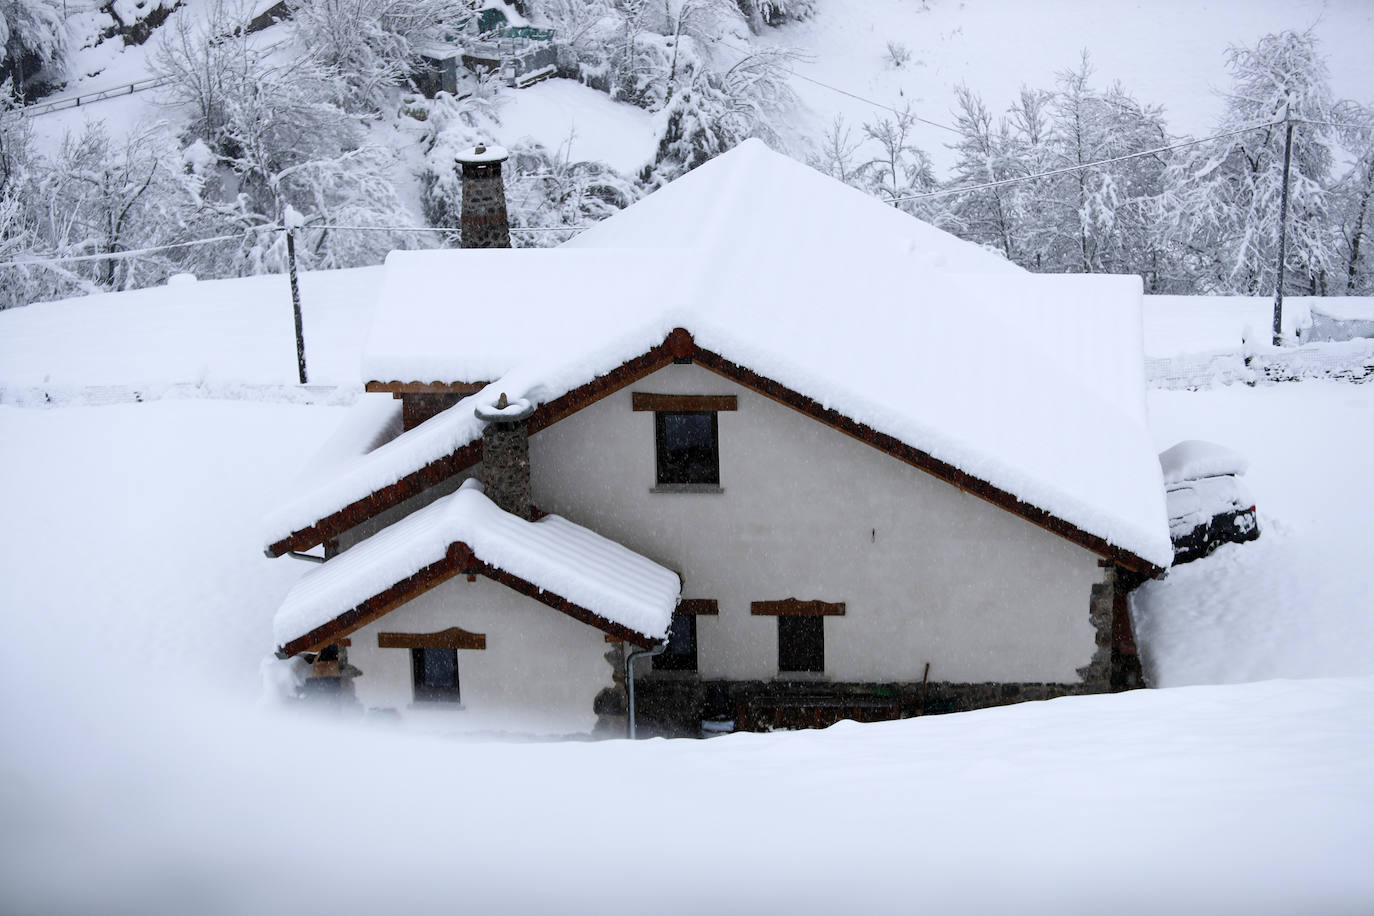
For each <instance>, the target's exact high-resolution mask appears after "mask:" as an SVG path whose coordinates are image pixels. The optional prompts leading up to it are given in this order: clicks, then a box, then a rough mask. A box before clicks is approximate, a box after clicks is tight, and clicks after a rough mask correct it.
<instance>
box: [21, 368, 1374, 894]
mask: <svg viewBox="0 0 1374 916" xmlns="http://www.w3.org/2000/svg"><path fill="white" fill-rule="evenodd" d="M1371 408H1374V386H1350V385H1337V384H1329V383H1325V384H1324V383H1311V382H1308V383H1302V384H1297V385H1284V386H1276V387H1270V388H1258V389H1247V388H1233V389H1226V390H1224V391H1214V392H1204V393H1156V394H1155V395H1152V401H1151V409H1152V411H1153V415H1154V419H1155V422H1156V424H1157V426H1158V431H1157V434H1158V436H1159V437H1160V438H1161V440H1164V439H1169V440H1172V439H1175V438H1183V437H1186V436H1197V435H1202V436H1207V437H1211V438H1215V439H1220V440H1222V441H1224V442H1226V443H1228V444H1230V445H1232V446H1235V447H1237V448H1239V449H1241V450H1243V451H1245V452H1246V453H1247V454H1248V455H1249V456H1250V458H1251V462H1252V466H1251V471H1250V475H1249V476H1250V478H1251V486H1252V489H1253V490H1254V492H1255V493H1256V496H1257V498H1258V499H1259V500H1260V503H1261V511H1262V513H1263V514H1262V518H1263V519H1264V520H1265V522H1266V524H1267V525H1268V527H1267V529H1266V531H1265V535H1264V537H1263V538H1261V540H1260V541H1259V542H1257V543H1256V544H1251V545H1247V546H1246V547H1240V548H1226V549H1225V550H1228V551H1230V552H1231V554H1232V556H1231V557H1230V558H1229V559H1228V558H1227V554H1225V553H1223V554H1221V555H1219V556H1218V557H1215V558H1213V559H1212V560H1205V561H1202V562H1200V563H1196V564H1193V566H1192V567H1191V568H1188V569H1186V570H1180V571H1177V572H1175V573H1173V574H1171V576H1170V579H1169V580H1167V582H1166V583H1165V587H1164V588H1162V589H1159V588H1158V587H1157V586H1151V587H1150V588H1152V589H1158V593H1157V594H1156V595H1155V596H1154V597H1153V598H1152V599H1151V604H1152V609H1151V610H1149V611H1148V612H1147V613H1148V614H1154V615H1155V617H1156V618H1157V619H1158V622H1157V623H1156V624H1155V625H1154V626H1153V628H1149V627H1145V628H1142V640H1143V641H1144V642H1145V643H1146V647H1147V649H1150V650H1152V652H1153V664H1154V666H1155V667H1156V668H1157V669H1158V670H1163V671H1165V672H1166V674H1167V676H1166V677H1165V678H1164V680H1165V681H1166V682H1169V683H1180V682H1183V681H1186V680H1189V679H1190V678H1189V677H1188V676H1185V675H1184V674H1180V673H1177V672H1185V673H1191V674H1192V675H1193V676H1194V679H1215V680H1235V679H1238V678H1240V677H1248V678H1266V677H1272V676H1275V675H1278V674H1286V673H1287V674H1291V673H1300V674H1305V675H1316V674H1331V673H1340V672H1342V671H1349V670H1356V669H1359V668H1360V666H1359V665H1348V664H1345V662H1344V661H1343V660H1346V661H1349V660H1355V659H1358V658H1361V657H1362V658H1364V659H1368V658H1371V657H1374V653H1371V652H1370V650H1369V648H1368V643H1366V644H1365V647H1364V648H1361V646H1360V644H1359V640H1361V639H1367V638H1368V635H1367V631H1366V633H1365V634H1360V633H1358V632H1354V630H1353V629H1352V626H1353V625H1352V624H1351V623H1350V621H1351V620H1352V619H1353V618H1359V617H1360V616H1361V615H1363V619H1364V620H1366V621H1367V620H1368V619H1369V617H1370V616H1371V611H1370V608H1369V598H1368V596H1369V594H1370V593H1371V589H1370V582H1369V576H1370V573H1369V572H1368V571H1367V570H1366V569H1364V568H1363V566H1362V565H1361V563H1359V562H1356V561H1358V560H1359V558H1360V545H1361V544H1363V543H1367V541H1368V538H1367V537H1362V535H1361V531H1362V521H1363V519H1364V518H1367V517H1368V512H1367V511H1364V510H1367V509H1368V507H1369V503H1370V495H1369V494H1370V492H1371V489H1374V488H1372V487H1371V486H1370V483H1369V482H1368V481H1367V480H1366V479H1365V478H1364V476H1363V475H1364V471H1365V468H1366V467H1367V465H1368V462H1367V458H1366V456H1367V454H1368V451H1369V449H1368V446H1369V444H1370V443H1369V441H1368V435H1369V434H1368V432H1367V431H1368V430H1369V429H1370V428H1371V426H1370V423H1369V416H1368V415H1369V411H1370V409H1371ZM340 414H341V412H340V411H339V410H337V409H335V408H325V407H299V406H287V405H274V404H265V403H244V402H237V403H235V402H215V401H206V400H189V401H177V400H162V401H158V402H153V403H144V404H126V405H120V406H114V407H103V408H89V407H84V408H79V407H60V408H56V409H49V410H20V409H15V408H5V407H0V466H2V467H4V468H5V470H6V474H5V475H4V476H3V478H0V505H4V506H5V507H6V518H7V521H8V522H9V524H7V525H5V526H3V528H0V583H3V585H0V690H3V691H4V694H5V695H6V696H7V697H9V698H10V701H9V702H8V703H6V704H4V706H3V707H0V734H3V735H4V740H3V741H0V910H2V911H4V912H7V913H21V914H23V913H45V914H47V913H66V912H70V913H89V912H113V913H183V912H187V911H188V909H194V911H196V912H209V913H216V912H219V913H241V912H242V913H248V912H252V913H274V912H287V911H291V912H299V911H300V909H301V907H303V906H306V907H308V906H312V905H314V904H312V903H310V901H316V902H318V901H320V900H324V899H327V900H328V902H329V908H330V910H331V911H332V912H341V913H349V912H376V911H378V910H399V909H411V908H416V907H419V908H433V906H434V903H435V901H436V900H442V901H445V903H444V906H445V907H448V906H454V907H460V908H462V909H464V910H465V911H475V912H490V911H502V912H528V911H535V910H539V911H548V910H558V911H561V912H592V911H597V912H602V911H604V910H605V909H606V907H607V906H612V905H621V904H620V903H619V901H621V900H625V899H630V898H637V897H645V898H647V899H650V900H652V901H653V904H652V906H653V907H654V909H655V910H656V911H665V912H688V911H691V912H700V911H702V910H703V909H709V910H710V911H713V912H716V911H720V912H759V911H761V910H783V911H788V912H836V911H852V912H864V911H884V910H891V909H894V908H907V907H910V908H920V909H924V910H929V911H933V912H941V913H986V912H997V911H1010V910H1014V911H1016V912H1027V913H1037V912H1046V913H1051V912H1052V913H1074V912H1089V911H1091V912H1101V911H1103V910H1104V909H1106V910H1109V911H1111V912H1124V913H1132V912H1140V913H1156V912H1204V913H1232V912H1253V913H1292V912H1320V913H1358V912H1368V910H1369V908H1370V906H1371V904H1372V903H1374V873H1371V872H1370V870H1369V869H1368V868H1367V867H1365V858H1366V853H1365V850H1367V849H1369V848H1371V846H1374V816H1371V815H1374V768H1370V767H1369V765H1368V760H1369V758H1370V755H1371V754H1374V713H1371V712H1370V710H1371V709H1374V679H1370V678H1368V677H1366V678H1363V679H1357V680H1331V679H1317V680H1305V681H1270V682H1264V683H1255V684H1246V685H1239V686H1229V687H1211V686H1209V687H1190V688H1180V689H1173V690H1158V691H1142V692H1136V693H1132V694H1127V695H1119V696H1108V697H1089V698H1072V699H1065V700H1057V701H1053V702H1050V703H1036V704H1025V705H1022V706H1017V707H1011V708H1004V709H998V710H988V711H984V712H979V713H970V714H966V715H960V716H944V717H930V718H925V719H915V720H908V721H905V722H898V723H887V724H879V725H870V726H855V725H849V724H842V725H840V726H837V727H835V728H832V729H829V730H826V731H824V732H806V733H795V734H776V735H734V736H726V737H723V738H720V739H715V740H712V741H707V742H693V741H671V742H670V741H662V740H654V741H647V742H640V743H635V744H631V743H629V742H623V741H616V742H606V743H601V744H584V743H572V744H521V743H510V742H487V743H476V744H473V743H462V742H457V741H454V740H451V739H443V738H441V737H438V736H432V735H418V734H413V733H408V732H405V731H403V730H401V729H399V728H396V727H393V726H390V725H388V724H387V723H385V722H356V721H344V722H336V721H330V720H325V719H317V718H316V717H313V716H302V715H299V714H294V713H291V712H285V711H280V710H276V709H273V708H269V707H260V706H258V705H256V702H257V699H256V698H257V696H258V690H257V684H256V678H257V663H258V661H259V659H260V658H261V657H262V655H263V654H264V653H265V652H267V651H268V650H269V649H270V645H271V637H270V618H271V615H272V612H273V611H274V610H275V608H276V606H277V604H278V603H279V601H280V600H281V597H282V595H283V594H284V593H285V591H286V589H287V588H288V587H289V585H290V583H291V582H292V581H294V580H295V579H296V578H297V577H298V576H299V575H300V574H301V573H302V572H304V571H305V570H306V569H308V568H309V567H308V566H306V565H305V564H303V563H299V562H297V561H293V560H290V559H280V560H267V559H264V558H263V557H262V556H261V555H260V554H259V553H258V552H257V551H258V545H259V539H258V537H257V534H258V526H259V519H260V517H261V516H262V514H263V513H264V512H265V511H266V510H267V509H268V508H269V507H270V506H271V505H273V504H274V501H275V500H276V498H277V497H276V495H275V494H276V493H277V492H278V491H279V488H280V487H282V486H283V485H285V484H286V482H287V481H288V480H289V479H290V477H291V476H292V474H293V473H294V471H295V469H296V467H297V466H298V465H299V464H300V462H301V461H302V460H304V459H305V458H306V457H308V456H309V455H310V453H311V452H312V451H313V450H314V449H315V448H316V447H317V446H318V444H319V443H320V442H321V441H323V439H324V438H325V437H326V436H327V435H328V434H329V432H330V431H331V429H332V428H333V426H334V425H335V423H336V422H337V419H338V418H339V416H340ZM1302 418H1306V419H1305V420H1304V419H1302ZM1285 424H1287V432H1286V433H1285V431H1284V425H1285ZM1257 428H1264V429H1265V430H1266V431H1265V432H1262V433H1261V432H1258V431H1256V430H1257ZM1266 507H1267V508H1266ZM1343 537H1344V538H1345V540H1344V541H1343V540H1342V538H1343ZM1342 545H1344V546H1342ZM1257 548H1258V549H1259V550H1268V551H1269V553H1268V554H1267V555H1266V554H1263V553H1260V552H1257ZM1247 551H1248V553H1246V552H1247ZM1327 554H1330V555H1329V556H1328V555H1327ZM1260 560H1263V561H1264V562H1265V563H1269V564H1273V565H1274V567H1275V569H1276V572H1275V573H1274V575H1273V577H1272V579H1271V580H1270V587H1265V585H1264V584H1263V583H1260V584H1257V585H1255V586H1254V587H1251V586H1250V584H1249V583H1247V582H1245V581H1243V580H1245V579H1246V578H1247V577H1252V576H1256V575H1259V574H1260V572H1261V564H1260V562H1259V561H1260ZM1218 564H1231V565H1233V566H1235V570H1234V571H1227V572H1226V573H1225V575H1229V576H1230V577H1231V580H1232V582H1233V584H1235V585H1237V586H1239V587H1236V588H1229V589H1221V588H1211V587H1209V586H1208V585H1207V584H1206V583H1202V582H1200V580H1198V581H1196V582H1194V585H1196V587H1189V586H1190V581H1193V580H1190V579H1189V578H1188V577H1189V576H1195V575H1196V576H1199V577H1201V576H1202V574H1203V573H1204V572H1205V571H1206V570H1208V569H1209V568H1211V569H1216V568H1218ZM1276 582H1277V583H1282V586H1283V587H1282V589H1281V590H1278V591H1277V592H1276V591H1275V589H1274V588H1273V587H1272V585H1273V583H1276ZM1199 595H1203V596H1206V601H1207V604H1208V607H1207V609H1206V614H1203V613H1201V612H1195V610H1194V608H1195V607H1196V606H1197V597H1198V596H1199ZM1294 596H1298V597H1301V598H1302V599H1304V600H1303V603H1302V606H1301V607H1300V608H1295V607H1294V606H1293V604H1292V603H1291V602H1290V600H1289V599H1291V598H1293V597H1294ZM1294 612H1296V613H1298V614H1299V615H1300V616H1299V617H1297V618H1296V619H1288V618H1285V615H1286V614H1289V613H1294ZM1327 631H1330V632H1332V633H1334V634H1336V636H1334V637H1332V638H1327V637H1325V636H1322V635H1320V634H1322V633H1324V632H1327ZM1295 635H1296V636H1301V637H1302V638H1301V639H1296V640H1295V639H1294V638H1293V637H1294V636H1295ZM1193 640H1195V641H1193ZM1341 643H1344V644H1341ZM1319 652H1320V653H1326V655H1327V659H1326V661H1323V660H1322V658H1321V657H1320V656H1319V654H1318V653H1319ZM1247 656H1249V657H1250V661H1249V662H1247V663H1246V664H1245V666H1244V669H1243V670H1242V668H1241V660H1242V659H1243V658H1244V657H1247ZM1363 670H1366V671H1368V670H1369V668H1368V667H1367V666H1365V667H1364V668H1363ZM643 905H648V904H643Z"/></svg>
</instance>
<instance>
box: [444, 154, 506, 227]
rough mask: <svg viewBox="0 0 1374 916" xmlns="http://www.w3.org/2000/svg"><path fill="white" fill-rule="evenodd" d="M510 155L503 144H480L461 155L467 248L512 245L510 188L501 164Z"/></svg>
mask: <svg viewBox="0 0 1374 916" xmlns="http://www.w3.org/2000/svg"><path fill="white" fill-rule="evenodd" d="M508 157H509V154H508V153H507V152H506V151H505V150H504V149H502V148H501V147H499V146H486V145H484V144H481V143H479V144H477V145H476V146H474V147H473V148H472V149H465V150H463V151H462V152H461V153H459V154H458V157H457V158H458V164H459V165H461V166H462V168H463V219H462V230H463V233H462V235H463V247H464V248H509V247H510V220H508V219H507V218H506V188H505V184H504V182H503V180H502V178H501V163H503V162H505V161H506V159H507V158H508Z"/></svg>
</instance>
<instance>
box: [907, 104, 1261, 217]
mask: <svg viewBox="0 0 1374 916" xmlns="http://www.w3.org/2000/svg"><path fill="white" fill-rule="evenodd" d="M1274 126H1275V125H1274V124H1273V123H1269V122H1266V123H1264V124H1255V125H1252V126H1250V127H1242V128H1240V129H1239V130H1232V131H1227V132H1226V133H1222V134H1214V135H1213V136H1210V137H1203V138H1202V139H1200V140H1186V141H1184V142H1182V143H1173V144H1170V145H1169V146H1157V147H1155V148H1154V149H1147V150H1141V151H1140V152H1138V153H1127V154H1126V155H1124V156H1113V157H1112V158H1111V159H1099V160H1097V161H1096V162H1085V163H1083V164H1082V165H1068V166H1065V167H1063V168H1061V169H1051V170H1050V171H1048V172H1037V173H1036V174H1034V175H1018V176H1016V177H1015V178H1003V179H1001V180H999V181H989V182H986V183H984V184H976V185H969V186H967V187H963V188H944V189H942V190H939V191H927V192H926V193H924V194H908V195H906V196H905V197H889V198H887V199H886V202H887V203H890V204H895V203H900V202H901V201H906V200H927V199H929V198H932V197H947V196H949V195H950V194H965V193H967V192H969V191H986V190H988V189H989V188H997V187H1001V186H1002V185H1008V184H1017V183H1019V182H1022V181H1035V180H1036V179H1039V178H1052V177H1054V176H1055V175H1067V174H1068V173H1070V172H1081V171H1084V170H1085V169H1095V168H1097V167H1098V166H1103V165H1112V164H1113V163H1116V162H1125V161H1127V160H1129V159H1141V158H1143V157H1145V156H1156V155H1158V154H1160V153H1167V152H1169V151H1171V150H1177V149H1186V148H1187V147H1190V146H1197V145H1198V144H1199V143H1210V142H1211V141H1213V140H1223V139H1225V138H1226V137H1235V136H1238V135H1240V134H1248V133H1250V132H1251V131H1256V130H1264V129H1265V128H1267V127H1274Z"/></svg>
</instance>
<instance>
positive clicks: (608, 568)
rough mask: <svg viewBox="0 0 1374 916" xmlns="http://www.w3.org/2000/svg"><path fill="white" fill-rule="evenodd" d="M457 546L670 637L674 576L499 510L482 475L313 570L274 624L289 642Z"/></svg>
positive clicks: (636, 557) (592, 539) (552, 518)
mask: <svg viewBox="0 0 1374 916" xmlns="http://www.w3.org/2000/svg"><path fill="white" fill-rule="evenodd" d="M456 543H461V544H464V545H466V546H467V548H468V549H469V550H471V552H472V554H473V556H474V557H476V558H477V559H478V560H479V561H481V562H482V563H484V564H486V565H488V566H490V567H493V568H495V569H498V570H501V571H503V572H504V573H508V574H509V575H511V576H514V577H515V578H517V579H519V580H522V581H524V582H527V583H529V584H531V585H533V586H535V587H537V588H538V589H540V590H541V591H542V592H547V593H549V594H551V595H556V596H558V597H560V598H563V599H565V600H566V601H567V602H570V603H571V604H573V605H576V606H577V607H579V608H583V609H585V610H587V611H590V612H591V613H593V614H595V615H597V616H598V617H600V618H602V619H604V620H605V621H608V622H609V623H611V624H617V625H619V626H621V627H625V628H627V629H629V630H632V631H634V632H635V633H638V634H640V635H642V636H643V637H644V638H645V639H647V640H655V639H662V638H664V637H665V636H666V635H667V632H668V624H669V623H670V622H671V620H672V614H673V609H674V608H675V607H676V606H677V601H678V597H679V594H680V592H681V581H680V580H679V578H678V575H677V573H675V572H673V571H672V570H670V569H667V568H665V567H663V566H660V565H659V564H657V563H655V562H654V561H652V560H650V559H648V558H647V557H644V556H641V555H640V554H637V553H635V552H634V551H632V550H630V549H629V548H628V547H625V546H623V545H621V544H618V543H616V542H615V541H612V540H610V539H609V538H605V537H602V536H601V535H599V534H597V533H596V532H594V531H591V530H589V529H587V528H584V527H582V526H581V525H577V524H574V523H573V522H570V521H568V520H567V519H565V518H563V517H562V516H558V515H546V516H544V517H543V518H541V519H539V520H538V521H533V522H530V521H526V520H524V519H522V518H520V517H519V516H516V515H511V514H510V513H508V512H505V511H503V510H501V509H500V508H499V507H497V505H496V504H495V503H493V502H492V501H491V500H490V499H488V498H487V497H486V495H485V494H484V493H483V488H482V485H481V484H480V483H479V482H478V481H476V480H466V481H464V482H463V485H462V486H461V487H459V488H458V490H457V492H455V493H452V494H450V495H449V496H446V497H443V498H441V499H439V500H436V501H435V502H433V503H431V504H430V505H428V506H426V507H425V508H423V509H421V510H419V511H417V512H414V513H412V514H411V515H409V516H407V517H406V518H404V519H402V520H401V521H399V522H397V523H395V524H394V525H391V526H389V527H387V528H384V529H382V530H381V531H379V532H378V533H376V534H374V535H373V536H372V537H370V538H367V539H366V540H364V541H362V542H361V543H359V544H357V545H355V546H354V547H352V548H350V549H349V550H346V551H344V552H343V553H341V554H339V555H338V556H335V557H333V558H331V559H330V560H328V561H327V562H325V563H324V564H323V565H321V566H319V567H318V568H316V569H313V570H311V571H310V572H309V573H307V574H306V575H304V576H302V577H301V579H300V580H299V581H298V582H297V583H296V585H295V586H293V587H292V589H291V591H290V592H289V593H288V594H287V596H286V600H285V601H284V602H283V603H282V606H281V608H280V609H279V610H278V611H277V615H276V617H275V618H274V620H273V633H274V636H275V638H276V641H277V644H278V645H279V646H285V645H287V644H289V643H291V642H293V641H295V640H298V639H300V638H301V637H303V636H305V635H306V634H309V633H311V632H313V631H315V630H317V629H318V628H320V627H323V626H325V625H327V624H329V623H330V622H331V621H334V620H336V619H338V618H339V617H340V615H342V614H344V613H346V612H348V611H351V610H353V609H354V608H356V607H358V606H359V605H361V604H363V603H364V602H366V601H368V600H369V599H371V598H374V597H376V596H377V595H380V594H381V593H383V592H385V591H386V590H387V589H389V588H391V587H392V586H394V585H396V584H397V583H399V582H402V581H404V580H406V579H407V578H409V577H411V576H413V575H415V573H417V572H419V571H420V570H422V569H425V568H427V567H429V566H432V565H433V564H436V563H439V562H441V561H443V560H444V559H445V557H446V556H448V555H449V548H450V547H451V546H452V545H454V544H456Z"/></svg>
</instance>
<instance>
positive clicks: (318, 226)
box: [301, 223, 591, 234]
mask: <svg viewBox="0 0 1374 916" xmlns="http://www.w3.org/2000/svg"><path fill="white" fill-rule="evenodd" d="M301 228H302V229H351V230H355V231H359V232H447V233H450V234H451V233H454V232H461V231H462V230H460V229H458V228H446V227H444V226H335V225H333V224H328V223H307V224H306V225H305V226H302V227H301ZM509 228H510V231H511V232H581V231H582V230H583V229H589V228H591V227H590V226H511V227H509Z"/></svg>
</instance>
